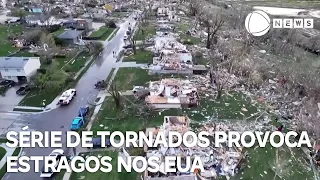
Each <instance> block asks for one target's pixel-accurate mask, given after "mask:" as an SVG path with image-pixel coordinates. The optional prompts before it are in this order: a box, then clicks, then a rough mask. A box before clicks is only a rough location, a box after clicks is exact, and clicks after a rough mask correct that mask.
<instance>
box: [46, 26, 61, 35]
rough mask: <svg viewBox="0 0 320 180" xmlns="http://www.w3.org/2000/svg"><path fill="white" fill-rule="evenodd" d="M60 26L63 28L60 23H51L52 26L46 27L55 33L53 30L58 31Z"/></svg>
mask: <svg viewBox="0 0 320 180" xmlns="http://www.w3.org/2000/svg"><path fill="white" fill-rule="evenodd" d="M60 28H61V26H60V25H57V24H55V25H51V26H49V27H46V30H47V31H48V32H49V33H53V32H56V31H58V30H59V29H60Z"/></svg>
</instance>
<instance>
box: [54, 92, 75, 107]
mask: <svg viewBox="0 0 320 180" xmlns="http://www.w3.org/2000/svg"><path fill="white" fill-rule="evenodd" d="M76 95H77V91H76V90H75V89H68V90H66V91H65V92H63V93H62V95H61V96H60V98H59V102H58V104H59V105H68V104H69V103H70V102H71V100H72V99H73V98H74V97H75V96H76Z"/></svg>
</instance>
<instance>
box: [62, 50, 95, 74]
mask: <svg viewBox="0 0 320 180" xmlns="http://www.w3.org/2000/svg"><path fill="white" fill-rule="evenodd" d="M89 58H90V55H89V53H87V52H81V53H80V54H79V55H78V56H77V57H76V58H75V59H74V60H72V61H71V62H69V64H68V65H66V66H65V67H64V70H65V71H66V72H78V71H79V70H80V69H81V68H82V67H83V66H84V65H85V63H86V61H87V60H88V59H89Z"/></svg>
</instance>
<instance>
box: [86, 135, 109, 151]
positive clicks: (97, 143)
mask: <svg viewBox="0 0 320 180" xmlns="http://www.w3.org/2000/svg"><path fill="white" fill-rule="evenodd" d="M91 143H92V145H93V147H91V148H90V149H93V148H103V147H101V138H99V137H97V138H92V141H91ZM105 145H106V147H110V146H111V143H110V140H109V139H106V142H105Z"/></svg>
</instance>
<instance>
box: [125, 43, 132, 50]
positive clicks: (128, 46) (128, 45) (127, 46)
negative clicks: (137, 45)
mask: <svg viewBox="0 0 320 180" xmlns="http://www.w3.org/2000/svg"><path fill="white" fill-rule="evenodd" d="M123 48H124V49H130V48H132V44H127V45H124V46H123Z"/></svg>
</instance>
